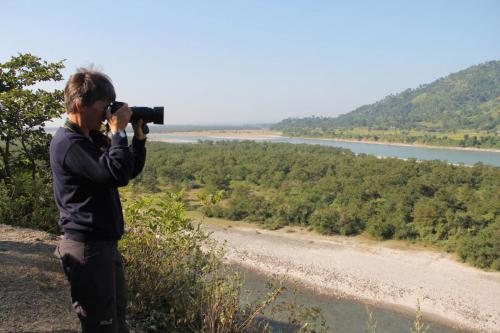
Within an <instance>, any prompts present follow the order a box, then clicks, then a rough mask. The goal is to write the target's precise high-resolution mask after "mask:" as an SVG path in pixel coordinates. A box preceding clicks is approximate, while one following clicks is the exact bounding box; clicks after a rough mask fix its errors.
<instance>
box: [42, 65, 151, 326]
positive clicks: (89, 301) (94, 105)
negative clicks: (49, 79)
mask: <svg viewBox="0 0 500 333" xmlns="http://www.w3.org/2000/svg"><path fill="white" fill-rule="evenodd" d="M64 100H65V104H66V109H67V118H68V120H67V122H66V124H65V125H64V127H61V128H59V129H58V130H57V132H56V134H55V135H54V138H53V139H52V142H51V144H50V163H51V167H52V174H53V180H54V194H55V201H56V204H57V207H58V208H59V212H60V219H59V225H60V227H61V228H62V230H63V231H64V238H63V239H62V240H61V241H60V243H59V245H58V247H57V249H56V251H55V254H56V255H57V256H58V257H59V258H60V259H61V263H62V266H63V269H64V272H65V274H66V276H67V278H68V280H69V282H70V285H71V297H72V302H73V308H74V309H75V311H76V313H77V314H78V317H79V319H80V322H81V325H82V331H83V332H128V327H127V324H126V322H125V310H126V303H127V301H126V294H125V293H126V287H125V279H124V274H123V263H122V258H121V255H120V253H119V252H118V249H117V241H118V240H119V239H120V238H121V236H122V235H123V230H124V221H123V215H122V207H121V203H120V197H119V194H118V187H120V186H125V185H127V183H128V182H129V180H130V179H132V178H134V177H135V176H137V175H138V174H139V173H140V172H141V171H142V168H143V166H144V161H145V156H146V150H145V141H146V136H145V135H144V133H143V131H142V121H138V122H137V123H136V124H135V126H134V138H133V140H132V145H131V146H129V145H128V141H127V136H126V133H125V127H126V126H127V124H128V123H129V120H130V117H131V114H132V113H131V111H130V109H129V107H128V106H127V105H126V104H125V105H124V106H122V107H121V108H120V109H119V110H118V111H116V112H115V113H114V114H111V112H110V108H109V104H110V103H111V102H113V101H114V100H115V90H114V87H113V85H112V83H111V80H110V79H109V78H108V77H107V76H106V75H104V74H102V73H100V72H97V71H93V70H89V69H79V70H78V71H77V72H76V73H75V74H74V75H72V76H71V77H70V78H69V80H68V82H67V84H66V87H65V89H64ZM104 120H107V122H108V125H109V128H110V130H111V138H110V139H109V138H108V137H106V136H105V135H104V134H102V133H101V132H99V130H100V128H101V126H102V123H103V121H104Z"/></svg>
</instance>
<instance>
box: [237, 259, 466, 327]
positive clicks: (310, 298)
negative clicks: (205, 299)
mask: <svg viewBox="0 0 500 333" xmlns="http://www.w3.org/2000/svg"><path fill="white" fill-rule="evenodd" d="M237 270H238V271H240V272H242V273H243V275H244V277H245V278H244V284H243V287H244V289H246V290H251V291H252V292H254V291H255V290H258V291H260V293H259V294H255V293H253V295H252V296H253V297H252V298H250V299H257V298H258V297H264V296H265V295H264V294H265V292H268V291H269V289H268V288H267V284H268V282H269V281H268V278H267V277H266V276H265V275H261V274H258V273H256V272H253V271H250V270H248V269H245V268H242V267H238V268H237ZM284 286H285V290H284V292H283V294H282V295H280V296H279V297H278V299H277V302H282V301H286V302H294V301H295V302H296V303H297V304H298V305H300V306H301V307H309V308H312V307H318V308H319V309H320V310H321V315H322V316H323V318H324V320H325V323H326V325H327V326H328V332H337V333H344V332H345V333H349V332H366V331H365V329H366V326H367V322H368V313H367V306H366V305H365V304H362V303H359V302H354V301H350V300H343V299H338V298H335V297H329V296H325V295H320V294H318V293H314V292H313V291H310V290H308V289H306V288H303V287H300V286H296V285H294V284H291V283H288V284H286V283H285V285H284ZM294 290H295V291H294ZM368 309H369V310H370V311H371V312H372V314H373V318H374V319H375V320H376V321H377V332H385V333H403V332H410V329H411V328H412V327H413V325H414V320H415V317H414V316H410V315H409V314H406V313H402V312H397V311H391V310H388V309H383V308H380V307H373V306H369V307H368ZM284 315H285V313H283V314H282V317H281V318H280V317H278V318H276V319H277V320H276V322H271V326H272V327H273V330H275V331H277V332H280V330H281V331H282V332H294V331H293V330H292V329H291V328H290V327H289V326H287V325H285V324H282V323H281V322H280V321H279V320H284V321H286V317H285V316H284ZM425 317H426V316H425V315H424V318H425ZM424 322H425V324H426V325H429V330H428V331H427V332H428V333H459V332H466V331H462V330H457V329H453V328H450V327H447V326H444V325H442V324H439V323H436V322H430V321H428V320H424Z"/></svg>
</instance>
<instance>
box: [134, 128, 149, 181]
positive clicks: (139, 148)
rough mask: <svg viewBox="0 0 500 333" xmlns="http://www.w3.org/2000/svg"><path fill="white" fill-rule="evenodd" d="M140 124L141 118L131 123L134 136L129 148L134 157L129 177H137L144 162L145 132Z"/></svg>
mask: <svg viewBox="0 0 500 333" xmlns="http://www.w3.org/2000/svg"><path fill="white" fill-rule="evenodd" d="M142 125H143V122H142V119H139V120H138V121H137V122H135V123H133V124H132V127H133V129H134V138H133V139H132V145H131V146H130V150H131V151H132V155H133V157H134V166H133V170H132V177H131V178H135V177H137V176H138V175H139V174H140V173H141V172H142V169H143V168H144V163H145V162H146V134H144V132H143V131H142Z"/></svg>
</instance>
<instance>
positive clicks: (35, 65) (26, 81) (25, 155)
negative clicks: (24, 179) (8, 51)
mask: <svg viewBox="0 0 500 333" xmlns="http://www.w3.org/2000/svg"><path fill="white" fill-rule="evenodd" d="M62 68H64V65H63V61H59V62H56V63H48V62H47V61H42V60H41V58H39V57H36V56H33V55H31V54H29V53H26V54H19V55H18V56H15V57H12V58H11V59H10V60H9V61H7V62H5V63H0V139H1V141H0V155H1V157H2V159H1V163H2V164H1V165H0V167H1V174H0V177H1V179H3V180H4V182H6V183H8V182H9V179H10V177H12V175H13V173H14V172H15V171H16V169H17V170H29V171H30V172H31V177H32V179H35V177H36V175H37V174H38V173H43V172H46V170H47V169H48V168H40V165H39V163H40V161H43V162H48V149H47V148H48V144H49V141H50V136H49V135H48V134H47V133H45V131H44V123H45V122H46V121H48V120H50V119H52V118H55V117H58V116H60V115H61V114H62V113H63V112H64V108H63V92H62V91H61V90H55V91H53V92H48V91H45V90H43V89H40V88H38V89H35V87H34V86H35V85H36V84H38V83H44V82H50V81H60V80H62V79H63V77H62V74H61V72H60V70H61V69H62Z"/></svg>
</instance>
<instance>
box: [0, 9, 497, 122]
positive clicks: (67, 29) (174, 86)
mask: <svg viewBox="0 0 500 333" xmlns="http://www.w3.org/2000/svg"><path fill="white" fill-rule="evenodd" d="M0 8H1V11H0V18H1V20H0V22H1V29H0V62H5V61H7V60H9V59H10V58H11V57H12V56H15V55H17V54H19V53H31V54H33V55H36V56H38V57H41V58H42V59H44V60H47V61H50V62H56V61H59V60H62V59H66V60H65V62H64V64H65V66H66V67H65V69H64V70H63V74H64V80H63V81H60V82H56V83H52V84H48V85H46V86H45V88H46V89H49V90H50V89H63V88H64V85H65V81H66V80H67V79H68V77H69V76H70V75H71V74H72V73H74V72H75V70H76V69H77V68H78V67H82V66H84V67H85V66H90V65H92V66H94V67H95V68H97V69H99V70H101V71H103V72H104V73H106V74H108V75H109V76H110V77H111V78H112V80H113V83H114V85H115V89H116V92H117V99H118V100H121V101H125V102H127V103H128V104H129V105H137V106H164V107H165V123H166V124H172V125H179V124H191V125H208V124H211V125H214V124H224V125H243V124H258V123H273V122H278V121H280V120H282V119H285V118H289V117H307V116H312V115H316V116H337V115H339V114H343V113H347V112H349V111H352V110H354V109H355V108H357V107H359V106H361V105H364V104H370V103H373V102H376V101H377V100H379V99H382V98H383V97H385V96H387V95H389V94H395V93H398V92H401V91H403V90H405V89H407V88H416V87H418V86H419V85H420V84H424V83H430V82H432V81H434V80H436V79H438V78H440V77H443V76H446V75H448V74H450V73H453V72H457V71H459V70H462V69H465V68H467V67H469V66H472V65H475V64H479V63H482V62H485V61H488V60H499V59H500V1H498V0H494V1H486V0H484V1H482V0H476V1H472V0H470V1H459V0H455V1H445V0H433V1H427V0H421V1H405V0H400V1H384V0H379V1H369V0H366V1H334V0H331V1H294V0H288V1H272V0H269V1H260V0H253V1H238V0H233V1H229V0H228V1H216V0H211V1H190V0H184V1H148V0H144V1H94V0H86V1H79V2H77V1H57V0H52V1H35V0H32V1H22V0H16V1H14V0H0Z"/></svg>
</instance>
